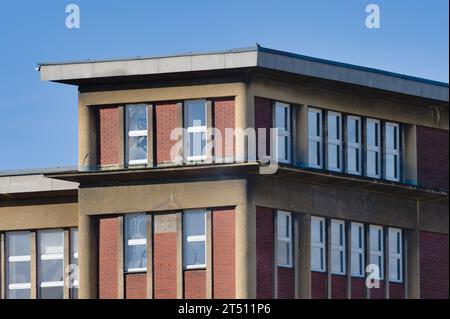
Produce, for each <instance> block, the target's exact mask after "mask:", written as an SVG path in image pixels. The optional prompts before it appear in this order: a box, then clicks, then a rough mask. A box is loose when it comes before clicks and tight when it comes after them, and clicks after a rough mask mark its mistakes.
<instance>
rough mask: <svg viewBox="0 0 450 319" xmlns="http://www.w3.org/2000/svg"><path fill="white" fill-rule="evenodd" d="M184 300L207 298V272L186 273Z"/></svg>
mask: <svg viewBox="0 0 450 319" xmlns="http://www.w3.org/2000/svg"><path fill="white" fill-rule="evenodd" d="M183 287H184V298H185V299H205V298H206V270H186V271H184V285H183Z"/></svg>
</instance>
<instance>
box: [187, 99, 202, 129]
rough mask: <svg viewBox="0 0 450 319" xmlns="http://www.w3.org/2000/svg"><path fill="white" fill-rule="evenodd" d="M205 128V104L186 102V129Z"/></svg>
mask: <svg viewBox="0 0 450 319" xmlns="http://www.w3.org/2000/svg"><path fill="white" fill-rule="evenodd" d="M194 126H206V102H205V101H189V102H187V127H194Z"/></svg>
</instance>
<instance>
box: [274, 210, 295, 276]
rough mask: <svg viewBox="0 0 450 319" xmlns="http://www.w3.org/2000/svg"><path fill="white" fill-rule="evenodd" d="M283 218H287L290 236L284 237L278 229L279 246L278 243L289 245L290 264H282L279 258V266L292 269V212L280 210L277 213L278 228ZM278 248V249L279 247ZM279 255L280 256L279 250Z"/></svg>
mask: <svg viewBox="0 0 450 319" xmlns="http://www.w3.org/2000/svg"><path fill="white" fill-rule="evenodd" d="M281 217H287V222H288V236H287V237H284V236H281V235H280V234H279V233H278V229H277V244H278V242H281V243H285V244H288V263H287V264H281V263H280V262H279V260H280V259H279V257H278V256H277V265H278V266H280V267H292V214H291V213H290V212H286V211H282V210H279V211H277V226H278V223H279V221H280V218H281ZM277 248H278V247H277ZM277 254H279V252H278V249H277Z"/></svg>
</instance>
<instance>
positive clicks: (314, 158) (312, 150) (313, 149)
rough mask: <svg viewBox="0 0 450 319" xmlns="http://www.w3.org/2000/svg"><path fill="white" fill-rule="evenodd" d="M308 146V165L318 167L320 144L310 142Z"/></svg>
mask: <svg viewBox="0 0 450 319" xmlns="http://www.w3.org/2000/svg"><path fill="white" fill-rule="evenodd" d="M308 145H309V149H308V157H309V164H310V165H314V166H317V165H320V143H319V142H312V141H310V142H309V143H308Z"/></svg>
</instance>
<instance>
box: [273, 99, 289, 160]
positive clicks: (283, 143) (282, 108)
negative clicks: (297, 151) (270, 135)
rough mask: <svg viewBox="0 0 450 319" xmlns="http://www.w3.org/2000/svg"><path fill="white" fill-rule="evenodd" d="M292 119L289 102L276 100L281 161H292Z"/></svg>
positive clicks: (276, 119)
mask: <svg viewBox="0 0 450 319" xmlns="http://www.w3.org/2000/svg"><path fill="white" fill-rule="evenodd" d="M290 120H291V119H290V107H289V104H285V103H281V102H275V126H276V128H277V129H278V139H277V146H278V161H279V162H281V163H290V162H291V146H290V145H291V144H290V143H291V141H290V137H291V133H290V126H291V124H290Z"/></svg>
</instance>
